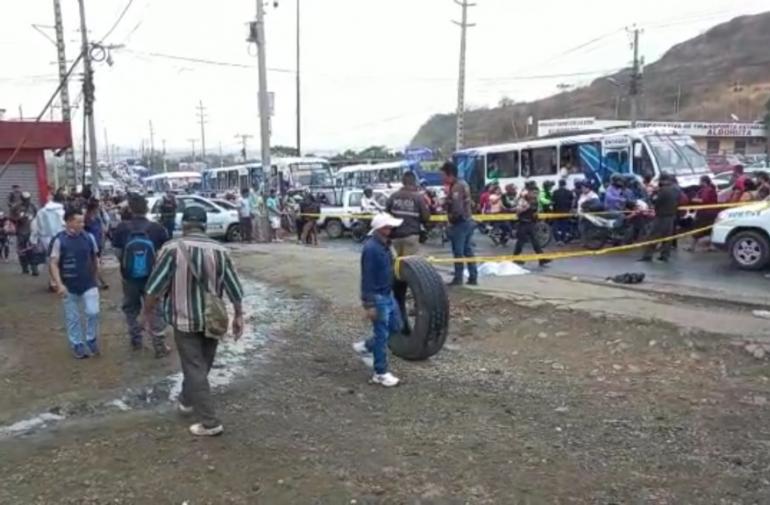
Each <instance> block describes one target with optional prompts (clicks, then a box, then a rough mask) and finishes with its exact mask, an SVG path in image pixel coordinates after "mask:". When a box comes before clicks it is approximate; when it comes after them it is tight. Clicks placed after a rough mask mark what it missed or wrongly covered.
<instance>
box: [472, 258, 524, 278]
mask: <svg viewBox="0 0 770 505" xmlns="http://www.w3.org/2000/svg"><path fill="white" fill-rule="evenodd" d="M528 273H529V270H527V269H526V268H523V267H520V266H519V265H517V264H515V263H510V262H507V261H506V262H501V263H482V264H480V265H479V277H510V276H513V275H526V274H528Z"/></svg>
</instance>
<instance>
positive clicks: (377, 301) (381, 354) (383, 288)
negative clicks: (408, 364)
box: [353, 213, 403, 387]
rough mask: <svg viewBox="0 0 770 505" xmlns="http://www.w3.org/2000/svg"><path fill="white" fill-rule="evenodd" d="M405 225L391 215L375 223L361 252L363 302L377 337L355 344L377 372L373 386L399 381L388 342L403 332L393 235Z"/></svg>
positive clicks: (358, 352)
mask: <svg viewBox="0 0 770 505" xmlns="http://www.w3.org/2000/svg"><path fill="white" fill-rule="evenodd" d="M402 223H403V220H402V219H396V218H395V217H393V216H391V215H390V214H387V213H380V214H377V215H376V216H374V218H373V219H372V230H371V231H370V232H369V235H370V237H369V239H368V240H367V241H366V243H365V244H364V248H363V251H362V252H361V302H362V304H363V307H364V310H365V311H366V317H367V319H369V320H370V321H371V322H372V333H373V336H372V337H371V338H370V339H368V340H362V341H360V342H356V343H355V344H353V350H355V352H356V353H357V354H358V356H359V357H360V358H361V360H362V361H364V363H366V365H367V366H369V367H372V368H374V375H373V376H372V378H371V381H370V382H371V383H372V384H379V385H381V386H385V387H393V386H397V385H398V383H399V379H398V378H397V377H396V376H394V375H393V374H392V373H390V372H389V371H388V340H389V339H390V334H391V333H395V332H397V331H400V330H401V320H402V319H401V313H400V310H399V308H398V304H397V303H396V300H395V298H394V297H393V253H392V252H391V243H390V235H391V233H392V232H393V229H394V228H398V227H399V226H401V225H402Z"/></svg>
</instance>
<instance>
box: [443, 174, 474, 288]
mask: <svg viewBox="0 0 770 505" xmlns="http://www.w3.org/2000/svg"><path fill="white" fill-rule="evenodd" d="M441 171H442V172H444V183H445V184H446V185H447V186H448V187H449V190H448V191H447V198H446V209H447V220H448V221H449V229H448V230H447V236H448V237H449V240H450V241H451V242H452V254H453V255H454V257H455V258H473V257H474V253H473V230H475V229H476V224H475V223H474V222H473V218H472V215H471V208H472V202H471V190H470V188H469V187H468V184H467V183H466V182H465V181H463V180H460V179H458V178H457V165H455V164H454V163H452V162H451V161H447V162H446V163H444V165H443V166H442V167H441ZM464 273H465V264H464V263H455V273H454V279H452V282H450V283H449V285H450V286H462V284H463V274H464ZM477 284H478V269H477V268H476V263H473V262H470V263H468V285H470V286H475V285H477Z"/></svg>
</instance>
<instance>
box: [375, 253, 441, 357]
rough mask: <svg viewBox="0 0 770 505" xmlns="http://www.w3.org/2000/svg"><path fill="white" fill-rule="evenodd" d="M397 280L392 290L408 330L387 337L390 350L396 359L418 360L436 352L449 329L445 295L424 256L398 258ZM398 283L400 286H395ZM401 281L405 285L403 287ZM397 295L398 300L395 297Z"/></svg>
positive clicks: (439, 279) (437, 274)
mask: <svg viewBox="0 0 770 505" xmlns="http://www.w3.org/2000/svg"><path fill="white" fill-rule="evenodd" d="M400 279H401V280H400V281H396V288H397V289H396V290H395V291H394V293H395V295H396V299H397V302H398V304H399V305H400V306H401V309H402V310H405V314H402V317H405V318H406V319H407V320H408V324H409V326H410V328H409V331H407V332H400V333H395V334H393V335H391V336H390V342H389V347H390V350H391V352H393V354H395V355H396V356H398V357H399V358H402V359H406V360H410V361H421V360H426V359H428V358H430V357H431V356H433V355H435V354H436V353H438V352H439V351H440V350H441V349H442V348H443V347H444V343H445V342H446V338H447V333H448V332H449V295H448V293H447V289H446V286H445V285H444V281H443V280H442V279H441V276H440V275H439V273H438V272H437V271H436V269H435V268H434V267H433V265H431V264H430V263H428V262H427V261H426V260H425V259H424V258H419V257H416V256H412V257H408V258H402V259H401V262H400ZM398 284H401V285H402V287H401V289H398ZM404 284H405V286H403V285H404ZM399 298H401V299H399Z"/></svg>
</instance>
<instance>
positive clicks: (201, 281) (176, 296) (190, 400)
mask: <svg viewBox="0 0 770 505" xmlns="http://www.w3.org/2000/svg"><path fill="white" fill-rule="evenodd" d="M206 218H207V216H206V211H205V210H204V209H203V208H202V207H197V206H192V207H187V208H185V210H184V212H183V213H182V238H181V239H179V240H174V241H171V242H169V243H168V244H166V245H165V246H164V247H163V249H161V251H160V255H159V258H158V260H157V262H156V264H155V267H154V268H153V271H152V274H151V276H150V279H149V280H148V281H147V299H146V302H145V306H144V314H145V316H146V318H149V316H150V315H151V314H152V312H153V311H154V310H155V306H156V305H157V303H158V301H159V299H160V298H164V304H163V305H164V316H165V319H166V322H168V323H169V324H170V325H171V326H172V327H173V328H174V340H175V341H176V347H177V351H178V352H179V360H180V363H181V366H182V374H183V376H184V380H183V382H182V392H181V394H180V396H179V404H178V409H179V412H180V413H182V414H192V413H193V412H194V413H195V414H196V415H197V416H198V417H199V420H200V422H198V423H195V424H193V425H191V426H190V432H191V433H192V434H193V435H198V436H213V435H219V434H221V433H222V432H223V431H224V428H223V426H222V423H221V422H220V420H219V418H218V417H217V415H216V411H215V409H214V404H213V401H212V399H211V391H210V387H209V381H208V374H209V371H211V367H212V365H213V363H214V358H215V356H216V352H217V346H218V344H219V340H218V338H221V337H222V336H223V333H224V332H226V328H222V327H221V326H225V323H224V322H223V319H226V317H227V316H226V315H225V316H223V315H222V311H223V310H224V307H223V301H222V298H223V296H225V295H227V297H228V298H229V299H230V302H231V303H232V304H233V308H234V311H235V318H234V319H233V322H232V333H233V337H234V338H235V340H238V339H239V338H240V337H241V335H242V334H243V308H242V306H241V301H242V300H243V288H242V287H241V282H240V280H239V279H238V274H237V273H236V272H235V268H234V267H233V264H232V260H231V259H230V255H229V253H228V251H227V248H225V247H224V246H223V245H222V244H220V243H219V242H216V241H214V240H212V239H210V238H209V237H207V236H206ZM224 313H225V314H226V311H225V312H224ZM146 320H147V319H146Z"/></svg>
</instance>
